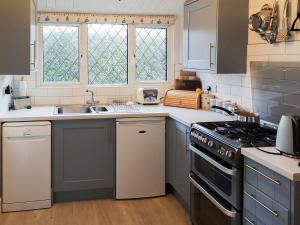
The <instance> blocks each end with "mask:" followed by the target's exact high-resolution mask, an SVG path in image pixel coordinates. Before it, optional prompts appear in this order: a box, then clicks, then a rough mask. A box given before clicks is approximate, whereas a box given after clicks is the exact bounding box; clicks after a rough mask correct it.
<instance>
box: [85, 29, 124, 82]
mask: <svg viewBox="0 0 300 225" xmlns="http://www.w3.org/2000/svg"><path fill="white" fill-rule="evenodd" d="M127 39H128V26H127V25H113V24H89V25H88V73H89V84H91V85H108V84H127V81H128V78H127V76H128V49H127V47H128V40H127Z"/></svg>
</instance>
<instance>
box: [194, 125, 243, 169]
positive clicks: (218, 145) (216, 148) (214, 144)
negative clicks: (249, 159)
mask: <svg viewBox="0 0 300 225" xmlns="http://www.w3.org/2000/svg"><path fill="white" fill-rule="evenodd" d="M190 139H191V142H192V143H193V142H194V143H196V144H197V145H199V146H201V147H203V148H205V149H206V150H207V151H210V152H212V153H213V154H214V155H217V156H219V157H220V158H222V159H224V160H225V161H227V162H230V163H231V164H232V163H233V162H234V161H235V159H237V158H238V157H239V156H240V151H239V149H237V148H234V147H230V146H228V145H226V144H225V143H222V142H221V141H219V140H217V139H215V138H213V137H211V136H209V135H207V134H205V133H203V132H201V131H198V130H196V129H192V130H191V133H190Z"/></svg>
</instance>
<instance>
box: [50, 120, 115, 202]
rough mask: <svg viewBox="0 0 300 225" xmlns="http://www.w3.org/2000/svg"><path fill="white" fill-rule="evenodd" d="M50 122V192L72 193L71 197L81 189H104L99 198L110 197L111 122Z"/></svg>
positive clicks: (111, 194)
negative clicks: (51, 144) (51, 127)
mask: <svg viewBox="0 0 300 225" xmlns="http://www.w3.org/2000/svg"><path fill="white" fill-rule="evenodd" d="M53 124H54V127H53V148H54V150H53V176H54V177H53V186H54V192H72V193H73V194H70V198H71V197H72V196H75V194H74V193H76V191H78V193H82V194H84V192H83V191H89V190H98V193H100V192H101V190H104V191H105V193H107V195H106V194H104V196H103V197H111V198H112V197H113V187H114V168H115V160H114V158H115V157H114V156H115V121H114V120H110V119H107V120H80V121H79V120H77V121H54V123H53ZM99 190H100V192H99ZM100 194H101V193H100ZM59 196H61V194H60V195H59ZM71 200H72V199H71Z"/></svg>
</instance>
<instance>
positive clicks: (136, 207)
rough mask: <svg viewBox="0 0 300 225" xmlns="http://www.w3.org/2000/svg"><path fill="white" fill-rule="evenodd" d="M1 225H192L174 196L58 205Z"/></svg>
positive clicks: (3, 217) (5, 216) (2, 218)
mask: <svg viewBox="0 0 300 225" xmlns="http://www.w3.org/2000/svg"><path fill="white" fill-rule="evenodd" d="M0 225H191V223H190V221H189V218H188V215H187V214H186V212H185V210H184V209H183V208H182V207H181V205H180V204H179V203H178V201H177V200H176V198H175V197H174V196H173V195H170V194H169V195H168V196H166V197H161V198H153V199H143V200H129V201H127V200H126V201H115V200H94V201H82V202H70V203H57V204H55V205H54V206H53V207H52V208H51V209H45V210H36V211H28V212H16V213H2V214H0Z"/></svg>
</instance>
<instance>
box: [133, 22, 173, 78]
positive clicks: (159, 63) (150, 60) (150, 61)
mask: <svg viewBox="0 0 300 225" xmlns="http://www.w3.org/2000/svg"><path fill="white" fill-rule="evenodd" d="M135 56H136V79H137V80H138V81H165V80H167V29H166V28H144V27H143V28H136V53H135Z"/></svg>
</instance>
